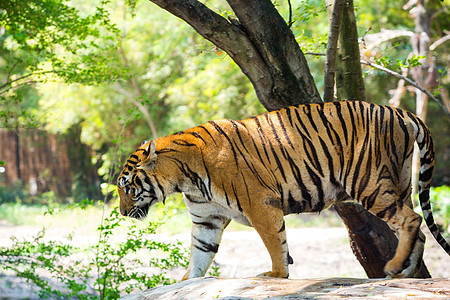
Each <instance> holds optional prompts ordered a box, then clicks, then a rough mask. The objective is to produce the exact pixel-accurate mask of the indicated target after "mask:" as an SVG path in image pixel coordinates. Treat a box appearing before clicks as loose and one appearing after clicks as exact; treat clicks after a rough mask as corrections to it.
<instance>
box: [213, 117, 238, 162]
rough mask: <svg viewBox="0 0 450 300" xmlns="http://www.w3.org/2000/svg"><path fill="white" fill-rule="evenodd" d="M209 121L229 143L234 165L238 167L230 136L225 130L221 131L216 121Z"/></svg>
mask: <svg viewBox="0 0 450 300" xmlns="http://www.w3.org/2000/svg"><path fill="white" fill-rule="evenodd" d="M209 123H210V124H212V125H213V126H214V128H215V129H216V130H217V131H218V132H219V134H221V135H223V136H224V137H225V138H226V139H227V141H228V143H229V144H230V147H231V150H232V151H233V155H234V161H235V162H236V167H237V168H239V162H238V157H237V153H236V150H235V149H234V146H233V143H232V142H231V139H230V137H229V136H228V135H227V134H226V133H225V131H223V129H222V128H221V127H220V126H219V125H217V123H216V122H214V121H209Z"/></svg>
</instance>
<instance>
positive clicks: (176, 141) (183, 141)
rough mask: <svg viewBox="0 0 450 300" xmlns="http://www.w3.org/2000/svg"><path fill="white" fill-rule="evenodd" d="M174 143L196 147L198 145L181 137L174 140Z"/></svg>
mask: <svg viewBox="0 0 450 300" xmlns="http://www.w3.org/2000/svg"><path fill="white" fill-rule="evenodd" d="M173 143H174V144H176V145H178V146H185V147H193V146H194V147H197V145H196V144H192V143H189V142H186V141H185V140H180V139H178V140H174V141H173Z"/></svg>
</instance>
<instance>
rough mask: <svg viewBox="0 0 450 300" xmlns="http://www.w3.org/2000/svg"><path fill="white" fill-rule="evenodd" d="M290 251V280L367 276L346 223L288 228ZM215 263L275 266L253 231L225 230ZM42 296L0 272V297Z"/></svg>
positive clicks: (431, 249) (249, 270)
mask: <svg viewBox="0 0 450 300" xmlns="http://www.w3.org/2000/svg"><path fill="white" fill-rule="evenodd" d="M39 229H40V228H34V227H26V226H7V225H2V224H0V246H5V245H7V244H8V243H9V237H10V236H11V235H14V236H16V237H31V236H33V235H35V234H36V233H37V232H38V231H39ZM424 232H425V233H426V235H427V243H426V248H425V255H424V260H425V263H426V265H427V266H428V269H429V271H430V273H431V274H432V276H433V277H435V278H449V277H450V257H449V256H448V255H447V254H446V253H445V251H444V250H443V249H442V248H440V246H439V245H438V244H437V243H436V241H435V240H434V238H433V237H432V236H431V235H430V234H429V232H428V230H427V229H426V228H425V229H424ZM66 234H67V233H66V232H64V233H62V232H60V231H59V230H58V229H49V230H48V231H47V236H48V237H49V238H58V237H61V236H64V235H66ZM287 236H288V244H289V250H290V255H291V256H292V258H293V259H294V264H293V265H291V266H290V278H292V279H314V278H330V277H352V278H366V275H365V273H364V270H363V269H362V267H361V266H360V264H359V263H358V261H357V260H356V258H355V257H354V255H353V253H352V251H351V249H350V246H349V244H348V238H347V231H346V229H345V228H344V227H333V228H291V229H290V228H287ZM96 239H97V237H96V236H92V237H89V236H83V235H80V236H77V235H75V236H74V240H75V242H78V243H80V244H84V243H90V242H95V240H96ZM155 239H161V240H164V241H168V240H172V241H174V240H179V241H181V242H183V245H186V246H188V245H189V243H190V234H189V232H186V233H182V234H177V235H174V236H167V235H158V236H156V237H155ZM214 265H216V266H219V267H220V276H222V277H228V278H243V277H251V276H255V275H257V274H260V273H262V272H265V271H268V270H269V269H270V267H271V263H270V258H269V254H268V252H267V250H266V249H265V248H264V245H263V243H262V241H261V239H260V238H259V236H258V235H257V233H256V232H255V231H254V230H250V231H226V232H225V233H224V235H223V239H222V243H221V245H220V248H219V252H218V253H217V255H216V258H215V260H214ZM184 272H185V270H184V269H176V270H174V271H172V272H171V273H170V276H171V277H173V278H175V279H179V278H181V277H182V275H183V274H184ZM24 298H31V299H33V298H37V295H36V294H35V292H34V291H33V287H32V286H31V285H29V284H27V283H26V282H24V281H23V280H22V279H20V278H16V277H14V276H11V275H8V276H6V275H4V274H0V299H24Z"/></svg>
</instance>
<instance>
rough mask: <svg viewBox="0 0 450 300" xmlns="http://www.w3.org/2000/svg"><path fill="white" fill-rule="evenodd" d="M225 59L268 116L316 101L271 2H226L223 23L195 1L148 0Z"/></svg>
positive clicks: (305, 68) (299, 56)
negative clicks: (252, 90)
mask: <svg viewBox="0 0 450 300" xmlns="http://www.w3.org/2000/svg"><path fill="white" fill-rule="evenodd" d="M150 1H151V2H153V3H155V4H156V5H158V6H160V7H161V8H163V9H165V10H167V11H169V12H170V13H172V14H173V15H175V16H177V17H179V18H180V19H182V20H184V21H186V22H187V23H188V24H190V25H191V26H192V27H193V28H194V29H195V30H196V31H197V32H198V33H199V34H200V35H202V36H203V37H204V38H205V39H207V40H209V41H211V42H212V43H213V44H215V45H216V46H217V47H219V48H221V49H222V50H223V51H225V52H226V53H228V55H230V57H231V58H232V59H233V60H234V61H235V62H236V64H237V65H238V66H239V67H240V68H241V70H242V71H243V73H244V74H245V75H246V76H247V77H248V78H249V79H250V81H251V83H252V84H253V86H254V88H255V91H256V94H257V96H258V99H259V101H260V102H261V103H262V104H263V105H264V107H265V108H266V109H267V110H269V111H271V110H275V109H279V108H281V107H285V106H288V105H298V104H304V103H311V102H317V101H321V97H320V94H319V92H318V91H317V88H316V85H315V83H314V80H313V78H312V75H311V72H310V71H309V67H308V64H307V62H306V59H305V56H304V55H303V53H302V51H301V50H300V47H299V45H298V43H297V41H296V40H295V37H294V35H293V33H292V31H291V30H290V29H289V27H288V26H287V24H286V22H285V21H284V20H283V18H282V17H281V16H280V15H279V13H278V11H277V10H276V8H275V7H274V5H273V4H272V2H271V1H270V0H229V1H228V3H229V5H230V6H231V8H232V9H233V10H234V12H235V14H236V16H237V18H238V20H234V19H230V20H227V19H225V18H223V17H221V16H220V15H218V14H217V13H215V12H214V11H212V10H211V9H209V8H208V7H206V6H205V5H204V4H202V3H200V2H199V1H197V0H150Z"/></svg>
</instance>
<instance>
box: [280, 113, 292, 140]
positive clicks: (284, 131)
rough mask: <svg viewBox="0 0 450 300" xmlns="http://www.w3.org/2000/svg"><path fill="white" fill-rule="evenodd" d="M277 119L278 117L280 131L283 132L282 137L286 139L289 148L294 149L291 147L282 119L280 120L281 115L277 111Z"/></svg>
mask: <svg viewBox="0 0 450 300" xmlns="http://www.w3.org/2000/svg"><path fill="white" fill-rule="evenodd" d="M277 117H278V122H279V123H280V125H281V129H282V130H283V133H284V136H285V137H286V140H287V141H288V143H289V145H290V146H291V148H292V149H294V145H292V142H291V139H290V138H289V136H288V134H287V131H286V127H285V126H284V123H283V119H282V118H281V114H280V112H279V111H277Z"/></svg>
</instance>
